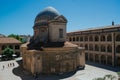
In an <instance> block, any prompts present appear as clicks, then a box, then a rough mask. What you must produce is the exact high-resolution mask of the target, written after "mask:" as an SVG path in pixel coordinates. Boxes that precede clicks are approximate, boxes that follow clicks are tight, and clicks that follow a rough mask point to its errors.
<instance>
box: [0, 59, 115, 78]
mask: <svg viewBox="0 0 120 80" xmlns="http://www.w3.org/2000/svg"><path fill="white" fill-rule="evenodd" d="M20 60H21V58H18V59H16V60H11V61H2V62H0V80H93V79H94V78H98V77H104V75H107V74H111V75H114V76H116V77H117V73H116V71H115V70H114V69H113V70H112V68H111V70H108V69H105V68H101V66H100V67H98V66H97V67H96V66H93V65H94V64H93V65H90V64H86V66H85V69H84V70H79V71H77V72H75V73H66V74H62V75H38V78H37V79H34V78H33V76H32V75H31V74H29V73H28V72H27V71H25V70H24V69H23V68H22V67H21V64H22V63H21V62H20ZM115 80H117V79H115Z"/></svg>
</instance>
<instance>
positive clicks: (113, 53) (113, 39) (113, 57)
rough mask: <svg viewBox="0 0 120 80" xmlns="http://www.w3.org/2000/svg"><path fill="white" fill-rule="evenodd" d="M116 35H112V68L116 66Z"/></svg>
mask: <svg viewBox="0 0 120 80" xmlns="http://www.w3.org/2000/svg"><path fill="white" fill-rule="evenodd" d="M114 60H115V33H114V32H113V33H112V66H115V61H114Z"/></svg>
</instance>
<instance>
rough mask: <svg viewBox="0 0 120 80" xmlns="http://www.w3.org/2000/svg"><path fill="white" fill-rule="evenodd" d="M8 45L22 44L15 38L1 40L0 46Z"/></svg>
mask: <svg viewBox="0 0 120 80" xmlns="http://www.w3.org/2000/svg"><path fill="white" fill-rule="evenodd" d="M7 43H21V42H20V41H19V40H17V39H15V38H9V37H4V38H0V44H7Z"/></svg>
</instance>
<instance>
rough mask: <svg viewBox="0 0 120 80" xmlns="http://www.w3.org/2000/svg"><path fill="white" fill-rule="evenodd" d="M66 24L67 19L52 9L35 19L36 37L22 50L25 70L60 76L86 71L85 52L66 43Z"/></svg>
mask: <svg viewBox="0 0 120 80" xmlns="http://www.w3.org/2000/svg"><path fill="white" fill-rule="evenodd" d="M66 24H67V19H66V18H65V17H64V16H62V15H60V14H59V12H58V11H57V10H56V9H54V8H52V7H48V8H46V9H45V10H43V11H41V12H40V13H39V14H38V15H37V16H36V18H35V22H34V26H33V29H34V35H33V37H32V38H31V39H30V42H29V43H26V44H24V45H22V46H21V51H22V56H23V67H24V69H26V70H27V71H29V72H31V73H32V74H36V73H47V74H51V73H57V74H59V73H64V72H70V71H76V69H77V68H84V67H85V55H84V49H83V48H80V47H78V46H77V45H74V44H72V43H70V42H66Z"/></svg>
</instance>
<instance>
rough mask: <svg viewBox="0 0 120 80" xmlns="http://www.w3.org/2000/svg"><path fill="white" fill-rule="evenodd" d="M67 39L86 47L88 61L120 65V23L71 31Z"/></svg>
mask: <svg viewBox="0 0 120 80" xmlns="http://www.w3.org/2000/svg"><path fill="white" fill-rule="evenodd" d="M67 40H68V41H70V42H72V43H74V44H77V45H79V46H80V47H84V48H85V59H86V61H90V62H95V63H100V64H105V65H108V66H118V67H120V25H114V23H112V25H111V26H105V27H102V28H94V29H89V30H83V31H75V32H69V33H67Z"/></svg>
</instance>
